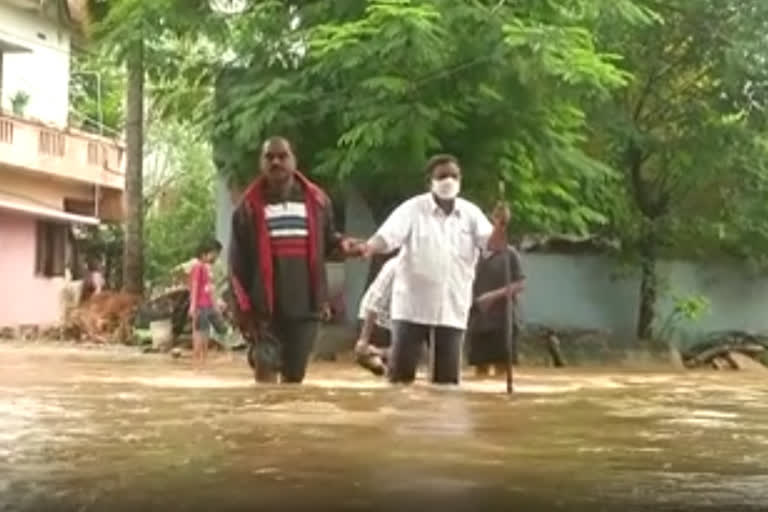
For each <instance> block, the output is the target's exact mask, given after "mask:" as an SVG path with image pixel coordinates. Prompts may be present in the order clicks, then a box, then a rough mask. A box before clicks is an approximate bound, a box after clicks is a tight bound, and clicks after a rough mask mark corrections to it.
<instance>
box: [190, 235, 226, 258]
mask: <svg viewBox="0 0 768 512" xmlns="http://www.w3.org/2000/svg"><path fill="white" fill-rule="evenodd" d="M209 252H221V242H219V241H218V240H216V239H215V238H206V239H205V240H203V241H202V242H200V245H198V246H197V253H196V256H202V255H203V254H208V253H209Z"/></svg>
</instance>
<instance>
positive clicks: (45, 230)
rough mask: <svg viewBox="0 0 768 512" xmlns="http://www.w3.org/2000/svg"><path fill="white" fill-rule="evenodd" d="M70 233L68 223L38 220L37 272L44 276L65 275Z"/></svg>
mask: <svg viewBox="0 0 768 512" xmlns="http://www.w3.org/2000/svg"><path fill="white" fill-rule="evenodd" d="M68 233H69V231H68V229H67V226H66V224H56V223H54V222H47V221H42V220H40V221H37V237H36V238H37V240H36V243H37V246H36V254H35V274H37V275H39V276H44V277H54V276H63V275H64V269H65V267H66V260H67V235H68Z"/></svg>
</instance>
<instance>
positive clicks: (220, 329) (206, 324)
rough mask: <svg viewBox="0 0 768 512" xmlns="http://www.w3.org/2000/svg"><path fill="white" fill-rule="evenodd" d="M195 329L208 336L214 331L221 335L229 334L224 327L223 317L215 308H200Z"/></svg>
mask: <svg viewBox="0 0 768 512" xmlns="http://www.w3.org/2000/svg"><path fill="white" fill-rule="evenodd" d="M195 329H196V330H198V331H200V332H202V333H204V334H206V335H210V334H211V330H212V329H215V330H216V332H217V333H219V334H224V333H225V332H227V327H226V326H225V325H224V321H223V320H222V318H221V315H219V312H218V311H216V310H215V309H213V308H200V309H199V310H198V311H197V325H195Z"/></svg>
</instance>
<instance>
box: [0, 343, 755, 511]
mask: <svg viewBox="0 0 768 512" xmlns="http://www.w3.org/2000/svg"><path fill="white" fill-rule="evenodd" d="M503 391H504V384H503V383H499V382H479V381H472V380H471V379H467V380H465V382H464V383H463V385H462V388H461V389H460V390H441V389H434V388H431V387H429V386H426V385H417V386H415V387H412V388H409V389H402V388H390V387H388V386H387V385H385V384H384V383H382V382H380V381H378V380H376V379H375V378H373V377H369V376H368V375H367V374H365V373H363V372H362V371H359V370H358V369H357V368H355V367H354V366H351V365H347V364H328V363H325V364H322V363H315V364H314V365H313V367H312V369H311V374H310V376H309V378H308V381H307V383H306V384H305V385H304V386H301V387H282V388H281V387H256V386H255V385H254V384H253V383H252V381H251V378H250V376H249V373H248V370H247V368H246V366H245V363H244V362H243V361H242V359H241V358H240V356H237V358H236V360H234V361H233V360H231V359H229V358H227V357H220V358H218V359H217V360H216V361H214V362H213V363H212V365H211V367H210V368H209V369H208V370H207V371H206V372H205V373H204V374H202V375H197V374H195V373H194V372H192V371H191V370H190V368H189V362H188V361H185V360H179V361H174V360H171V359H170V358H167V357H160V356H142V355H135V354H134V353H130V352H117V353H107V352H96V351H83V350H79V351H76V350H68V349H63V348H29V347H27V348H20V347H18V346H8V345H6V346H3V347H0V510H2V511H10V510H13V511H16V510H18V511H43V510H72V511H123V510H125V511H128V510H142V511H150V510H200V511H203V510H430V509H431V510H433V511H436V512H437V511H443V510H445V511H448V510H521V511H527V510H590V511H600V510H605V511H614V510H617V511H619V510H620V511H622V512H626V511H632V510H649V511H650V510H654V511H660V510H661V511H664V510H712V511H726V510H768V383H767V382H766V381H765V377H763V376H761V375H755V374H748V373H743V374H741V373H738V374H737V373H701V374H694V373H679V374H675V373H666V374H665V373H641V372H605V371H594V372H587V371H583V370H582V371H574V370H568V371H555V370H532V369H523V370H520V371H519V372H518V377H517V393H516V394H515V395H514V397H513V398H511V399H510V398H508V397H507V396H505V394H504V393H503ZM427 507H429V508H427Z"/></svg>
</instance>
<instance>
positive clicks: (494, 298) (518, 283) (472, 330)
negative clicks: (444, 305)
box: [468, 247, 525, 377]
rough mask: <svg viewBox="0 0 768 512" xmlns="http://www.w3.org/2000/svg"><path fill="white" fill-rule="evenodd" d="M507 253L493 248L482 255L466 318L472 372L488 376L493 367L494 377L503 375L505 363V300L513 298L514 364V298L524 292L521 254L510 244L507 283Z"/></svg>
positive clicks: (516, 321) (516, 325)
mask: <svg viewBox="0 0 768 512" xmlns="http://www.w3.org/2000/svg"><path fill="white" fill-rule="evenodd" d="M505 260H506V255H505V254H504V252H503V251H492V252H489V253H487V254H484V255H481V257H480V260H479V261H478V264H477V270H476V273H475V282H474V285H473V290H472V292H473V293H472V294H473V297H474V301H473V304H472V310H471V313H470V320H469V332H468V341H469V358H468V359H469V361H468V362H469V365H470V366H474V367H475V375H476V376H478V377H487V376H489V375H490V370H491V367H493V369H494V372H495V374H496V376H497V377H498V376H502V375H505V374H506V364H507V331H506V329H505V324H506V322H507V320H508V319H507V300H511V301H513V310H512V311H513V315H512V318H511V319H509V320H510V321H511V326H510V328H511V329H512V357H511V360H512V363H513V364H517V347H516V340H517V335H518V333H519V331H520V325H519V314H518V308H517V297H518V295H519V294H520V292H522V291H523V288H524V282H525V277H524V276H523V272H522V266H521V264H520V255H519V254H518V253H517V251H516V250H515V249H514V248H513V247H509V275H510V278H511V282H510V284H509V286H506V283H505V279H506V276H505V272H504V265H505Z"/></svg>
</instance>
